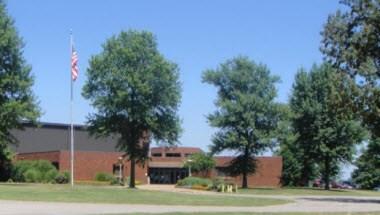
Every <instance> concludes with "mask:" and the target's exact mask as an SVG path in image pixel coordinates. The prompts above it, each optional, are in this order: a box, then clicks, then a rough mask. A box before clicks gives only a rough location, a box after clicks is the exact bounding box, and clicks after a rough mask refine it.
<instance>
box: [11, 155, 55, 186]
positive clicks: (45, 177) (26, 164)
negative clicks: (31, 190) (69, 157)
mask: <svg viewBox="0 0 380 215" xmlns="http://www.w3.org/2000/svg"><path fill="white" fill-rule="evenodd" d="M57 174H58V171H57V169H56V168H55V167H54V166H53V165H52V164H51V163H50V162H49V161H47V160H35V161H31V160H22V161H17V162H15V164H14V165H13V168H12V174H11V179H12V180H13V181H15V182H38V183H41V182H43V183H50V182H54V179H55V177H56V176H57Z"/></svg>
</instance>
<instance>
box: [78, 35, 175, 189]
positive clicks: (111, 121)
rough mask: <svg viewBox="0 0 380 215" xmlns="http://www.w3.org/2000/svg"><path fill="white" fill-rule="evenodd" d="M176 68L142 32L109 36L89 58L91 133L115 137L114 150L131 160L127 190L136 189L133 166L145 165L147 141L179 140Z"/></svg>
mask: <svg viewBox="0 0 380 215" xmlns="http://www.w3.org/2000/svg"><path fill="white" fill-rule="evenodd" d="M178 70H179V69H178V66H177V65H176V64H174V63H172V62H169V61H168V60H166V59H165V58H164V57H163V56H162V55H161V54H160V53H159V51H158V49H157V42H156V39H155V37H154V36H153V35H152V34H151V33H149V32H146V31H142V32H138V31H127V32H121V33H120V34H119V35H117V36H113V37H111V38H110V39H109V40H108V41H107V42H106V43H105V44H104V45H103V51H102V52H101V53H100V54H98V55H95V56H93V57H92V58H91V60H90V66H89V68H88V70H87V76H88V80H87V82H86V83H85V86H84V87H83V96H84V97H85V98H86V99H88V100H90V101H91V104H92V106H93V107H94V108H95V110H96V113H94V114H91V115H90V116H89V118H88V124H89V125H90V127H89V129H90V131H91V132H92V134H95V135H97V136H107V135H118V138H119V143H118V148H119V149H120V150H121V151H125V152H126V154H127V155H128V159H129V160H130V161H131V169H130V170H131V175H130V176H131V180H130V187H134V186H135V175H134V174H135V173H134V172H135V163H136V162H137V163H141V164H144V162H145V160H146V159H147V158H148V150H149V143H150V141H151V139H155V140H156V141H157V142H165V143H168V144H170V145H172V144H175V143H176V141H177V139H178V136H179V133H180V130H181V129H180V123H179V122H180V120H179V117H178V116H177V110H178V106H179V103H180V98H181V87H180V82H179V72H178Z"/></svg>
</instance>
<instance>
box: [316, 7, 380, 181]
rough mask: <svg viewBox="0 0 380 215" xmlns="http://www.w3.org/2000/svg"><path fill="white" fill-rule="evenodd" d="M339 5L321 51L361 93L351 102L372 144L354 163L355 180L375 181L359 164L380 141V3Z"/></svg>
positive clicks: (374, 152) (372, 153) (374, 153)
mask: <svg viewBox="0 0 380 215" xmlns="http://www.w3.org/2000/svg"><path fill="white" fill-rule="evenodd" d="M341 3H342V4H343V5H345V6H346V7H347V8H346V10H345V11H337V12H336V13H335V14H332V15H330V16H329V18H328V20H327V23H326V25H325V27H324V30H323V32H322V36H323V40H322V47H321V50H322V52H323V53H324V54H325V56H326V57H327V59H328V60H329V61H330V62H331V63H332V64H333V65H334V66H335V67H336V68H338V69H339V71H341V72H345V73H347V74H349V75H350V76H351V78H352V79H354V80H355V81H356V83H357V86H358V88H359V89H360V91H361V94H360V95H359V96H358V97H357V98H354V99H355V100H356V101H359V102H358V105H357V108H356V109H357V110H358V111H360V113H361V116H362V121H363V123H364V125H365V126H366V127H367V129H368V130H369V131H370V134H371V141H370V142H369V144H368V148H369V149H368V150H365V151H364V152H363V155H362V157H360V159H359V160H358V162H357V164H358V170H357V171H356V172H355V174H354V177H355V178H356V177H359V176H360V175H367V176H373V177H374V178H373V181H376V178H380V172H378V171H371V168H367V167H365V165H361V164H362V163H366V162H368V163H369V164H371V163H373V162H372V161H371V158H372V157H379V156H380V150H379V149H380V148H379V147H377V145H376V144H377V143H378V142H380V123H379V122H380V112H379V109H380V85H379V83H380V82H379V81H380V3H379V1H378V0H344V1H343V0H342V1H341ZM376 149H377V150H376ZM373 168H375V167H373ZM359 173H360V174H359ZM360 177H361V176H360ZM357 181H358V182H360V181H363V180H357ZM366 181H369V180H366ZM362 186H363V187H366V186H367V184H362Z"/></svg>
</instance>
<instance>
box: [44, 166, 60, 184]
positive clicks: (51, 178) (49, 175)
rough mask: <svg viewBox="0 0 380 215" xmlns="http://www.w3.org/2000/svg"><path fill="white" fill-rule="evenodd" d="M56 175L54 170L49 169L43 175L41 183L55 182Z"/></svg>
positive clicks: (56, 172)
mask: <svg viewBox="0 0 380 215" xmlns="http://www.w3.org/2000/svg"><path fill="white" fill-rule="evenodd" d="M57 175H58V171H57V170H56V169H51V170H49V171H47V172H46V173H45V174H44V175H43V178H42V180H41V182H45V183H53V182H55V178H56V177H57Z"/></svg>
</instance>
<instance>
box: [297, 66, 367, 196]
mask: <svg viewBox="0 0 380 215" xmlns="http://www.w3.org/2000/svg"><path fill="white" fill-rule="evenodd" d="M352 85H354V83H353V82H352V80H351V79H349V78H348V77H347V75H345V74H343V73H337V72H336V71H335V70H334V69H333V67H332V66H330V65H328V64H322V65H321V66H316V65H315V66H313V68H312V69H311V71H310V72H309V73H306V72H305V71H303V70H301V71H299V72H298V73H297V74H296V82H295V84H294V86H293V95H292V98H291V107H292V110H293V112H294V114H295V117H294V119H293V126H294V129H295V131H296V132H297V136H298V137H297V140H296V142H297V145H298V146H299V148H300V150H301V151H302V160H303V162H304V163H305V162H306V163H308V164H307V165H310V164H312V163H317V164H318V165H319V168H318V169H319V171H321V173H322V176H323V180H324V182H325V189H329V183H330V178H331V176H333V175H334V173H335V174H337V170H338V166H339V163H343V162H350V161H352V157H353V154H354V153H355V145H356V144H358V143H361V142H362V141H363V140H364V138H365V135H366V133H365V130H364V129H363V128H362V127H361V125H360V121H359V119H358V116H357V114H355V112H353V111H352V109H351V108H350V107H351V106H353V105H354V104H353V103H354V102H355V101H353V100H352V99H351V98H353V97H355V95H354V94H355V93H356V91H355V89H356V88H355V87H352ZM310 162H311V163H310ZM303 168H304V169H305V168H306V165H305V164H304V166H303ZM307 168H310V167H307ZM307 168H306V169H307ZM303 172H306V171H305V170H304V171H303Z"/></svg>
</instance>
